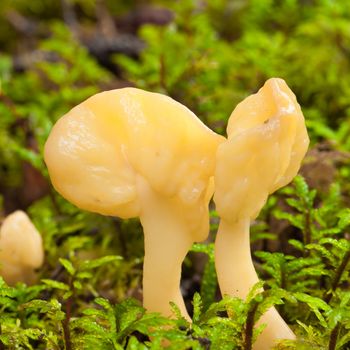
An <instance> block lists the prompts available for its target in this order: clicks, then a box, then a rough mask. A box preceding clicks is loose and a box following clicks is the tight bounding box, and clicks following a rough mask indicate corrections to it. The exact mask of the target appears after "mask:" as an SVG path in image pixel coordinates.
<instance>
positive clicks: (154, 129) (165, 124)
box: [45, 88, 224, 218]
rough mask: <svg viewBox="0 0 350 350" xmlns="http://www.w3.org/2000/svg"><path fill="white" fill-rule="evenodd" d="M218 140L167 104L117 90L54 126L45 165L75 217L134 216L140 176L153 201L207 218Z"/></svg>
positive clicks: (132, 91) (191, 116)
mask: <svg viewBox="0 0 350 350" xmlns="http://www.w3.org/2000/svg"><path fill="white" fill-rule="evenodd" d="M223 140H224V138H223V137H221V136H219V135H217V134H215V133H214V132H213V131H211V130H210V129H209V128H207V127H206V126H205V125H204V124H203V123H202V122H201V121H200V120H199V119H198V118H197V117H196V116H195V115H194V114H193V113H192V112H191V111H190V110H189V109H188V108H186V107H185V106H183V105H182V104H180V103H178V102H176V101H175V100H173V99H171V98H170V97H167V96H165V95H161V94H158V93H151V92H147V91H144V90H140V89H136V88H123V89H117V90H111V91H106V92H102V93H99V94H96V95H94V96H92V97H90V98H89V99H87V100H86V101H84V102H82V103H81V104H80V105H78V106H77V107H75V108H73V109H72V110H71V111H70V112H68V113H67V114H66V115H65V116H63V117H62V118H61V119H59V120H58V122H57V123H56V125H55V126H54V127H53V129H52V131H51V134H50V136H49V138H48V140H47V142H46V145H45V162H46V164H47V167H48V170H49V174H50V177H51V181H52V183H53V186H54V187H55V189H56V190H57V191H58V192H59V193H60V194H61V195H62V196H63V197H65V198H66V199H67V200H69V201H70V202H72V203H73V204H75V205H76V206H78V207H80V208H81V209H85V210H88V211H92V212H97V213H100V214H103V215H113V216H119V217H122V218H131V217H137V216H139V215H140V200H139V191H138V188H137V177H138V176H141V177H143V178H144V179H145V180H146V181H147V182H148V184H149V185H150V186H151V188H152V189H153V190H154V191H156V192H157V193H161V194H163V195H164V196H167V197H174V196H177V197H178V198H179V199H180V200H181V201H182V203H183V204H184V205H185V206H186V205H188V206H189V207H191V208H192V209H194V208H197V209H196V210H199V211H201V212H203V210H204V212H206V211H207V209H204V206H206V205H207V203H208V200H209V199H208V197H209V198H210V196H211V195H212V191H213V186H210V183H212V180H211V178H212V176H213V173H214V165H215V153H216V149H217V146H218V144H219V143H220V142H222V141H223ZM208 192H211V193H208ZM155 215H156V214H155Z"/></svg>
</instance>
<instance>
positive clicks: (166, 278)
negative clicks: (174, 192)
mask: <svg viewBox="0 0 350 350" xmlns="http://www.w3.org/2000/svg"><path fill="white" fill-rule="evenodd" d="M141 187H142V200H143V201H144V204H145V205H142V213H141V215H140V219H141V224H142V226H143V230H144V237H145V258H144V263H143V305H144V307H145V308H146V309H147V310H149V311H151V312H159V313H161V314H162V315H164V316H171V315H172V311H171V306H170V304H169V303H170V302H174V303H175V304H176V305H177V306H178V307H179V309H180V311H181V314H182V315H183V316H184V317H185V318H186V319H188V320H190V317H189V315H188V313H187V310H186V307H185V303H184V300H183V297H182V295H181V292H180V280H181V266H182V262H183V260H184V258H185V257H186V254H187V253H188V251H189V250H190V248H191V246H192V243H193V241H192V239H191V237H190V234H189V233H188V228H187V226H188V225H187V224H186V221H185V220H184V218H183V215H181V207H179V206H178V202H177V200H175V199H171V198H164V197H163V196H161V195H159V194H158V193H156V192H155V191H153V190H152V189H150V188H148V187H147V186H141Z"/></svg>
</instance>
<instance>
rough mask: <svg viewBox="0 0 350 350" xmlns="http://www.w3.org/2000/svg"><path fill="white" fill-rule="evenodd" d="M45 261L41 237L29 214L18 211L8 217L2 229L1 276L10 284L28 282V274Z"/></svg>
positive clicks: (0, 249) (0, 229) (0, 232)
mask: <svg viewBox="0 0 350 350" xmlns="http://www.w3.org/2000/svg"><path fill="white" fill-rule="evenodd" d="M43 260H44V252H43V246H42V239H41V235H40V233H39V232H38V231H37V229H36V228H35V226H34V225H33V224H32V222H31V221H30V219H29V218H28V216H27V214H26V213H24V212H23V211H20V210H18V211H15V212H14V213H12V214H10V215H8V216H7V217H6V218H5V220H4V222H3V224H2V226H1V227H0V275H1V276H3V277H4V279H5V281H6V282H7V283H10V284H14V283H16V282H18V281H23V282H27V280H28V279H27V277H29V276H26V274H28V273H30V272H32V270H33V269H36V268H38V267H40V266H41V265H42V263H43Z"/></svg>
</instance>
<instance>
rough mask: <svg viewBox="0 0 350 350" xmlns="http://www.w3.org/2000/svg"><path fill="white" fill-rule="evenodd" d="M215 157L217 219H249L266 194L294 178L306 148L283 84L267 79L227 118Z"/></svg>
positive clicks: (302, 123)
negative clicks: (222, 139) (223, 139)
mask: <svg viewBox="0 0 350 350" xmlns="http://www.w3.org/2000/svg"><path fill="white" fill-rule="evenodd" d="M227 133H228V140H227V141H226V142H224V143H222V144H221V145H220V146H219V148H218V152H217V165H216V172H215V186H216V189H215V194H214V201H215V203H216V206H217V210H218V212H219V214H220V216H221V217H224V218H225V219H226V220H229V221H236V220H238V219H239V218H241V217H249V218H251V219H254V218H255V217H256V216H257V215H258V214H259V212H260V210H261V208H262V207H263V206H264V204H265V202H266V200H267V197H268V195H269V194H270V193H272V192H274V191H276V190H277V189H279V188H280V187H282V186H285V185H286V184H288V183H289V182H290V181H291V180H292V179H293V177H294V176H295V175H296V174H297V172H298V170H299V168H300V164H301V161H302V159H303V158H304V156H305V153H306V151H307V148H308V144H309V138H308V135H307V130H306V127H305V121H304V116H303V114H302V111H301V108H300V106H299V104H298V102H297V100H296V97H295V95H294V94H293V92H292V91H291V90H290V89H289V88H288V86H287V84H286V83H285V82H284V80H282V79H278V78H273V79H269V80H268V81H267V82H266V83H265V85H264V86H263V87H262V88H261V89H260V90H259V91H258V93H256V94H254V95H251V96H249V97H247V98H246V99H245V100H243V101H242V102H241V103H240V104H238V105H237V107H236V108H235V110H234V111H233V112H232V114H231V116H230V119H229V123H228V127H227Z"/></svg>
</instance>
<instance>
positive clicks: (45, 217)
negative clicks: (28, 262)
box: [0, 0, 350, 300]
mask: <svg viewBox="0 0 350 350" xmlns="http://www.w3.org/2000/svg"><path fill="white" fill-rule="evenodd" d="M270 77H281V78H283V79H285V80H286V82H287V84H288V85H289V86H290V88H291V89H292V90H293V91H294V92H295V94H296V96H297V98H298V101H299V103H300V104H301V106H302V109H303V111H304V115H305V117H306V123H307V127H308V131H309V134H310V137H311V147H310V151H309V155H308V157H307V159H306V160H305V164H304V166H303V168H302V174H303V175H304V176H305V178H306V180H307V182H308V183H309V185H310V186H311V187H312V188H315V189H317V190H318V197H317V201H316V203H322V198H323V194H326V193H328V191H329V189H330V187H331V186H333V185H334V184H335V183H336V184H337V185H338V186H339V187H338V188H341V190H339V191H338V192H337V196H338V197H341V198H342V200H343V201H344V202H345V203H349V183H350V182H349V166H348V165H349V153H348V152H349V151H350V137H349V136H350V11H349V3H348V1H345V0H344V1H342V0H338V1H332V0H285V1H279V0H232V1H229V0H210V1H209V0H208V1H204V0H203V1H200V0H182V1H165V0H164V1H161V0H159V1H156V0H154V1H136V0H134V1H115V0H40V1H27V0H2V1H1V2H0V212H1V216H5V215H6V214H8V213H10V212H12V211H13V210H15V209H18V208H21V209H24V210H26V211H27V212H29V214H30V215H31V217H32V218H33V220H34V222H35V224H36V226H37V227H38V228H39V229H40V231H41V233H42V235H43V237H44V241H45V250H46V264H45V267H44V269H43V271H42V274H43V275H44V276H51V278H58V279H59V267H58V265H57V258H58V257H59V256H71V257H72V256H73V255H77V256H78V255H79V254H81V256H84V257H85V256H87V257H91V256H93V257H95V256H99V255H103V254H106V253H108V252H109V253H110V254H120V255H122V256H123V257H124V258H125V262H124V263H123V264H121V265H120V266H119V267H118V268H119V270H118V278H116V277H115V271H109V270H108V271H107V272H106V271H104V272H103V273H101V274H102V275H103V278H104V282H103V283H104V284H103V283H100V284H98V283H96V285H95V287H94V288H99V290H100V293H101V294H102V295H106V296H111V297H115V296H116V298H117V299H118V298H122V297H125V295H133V296H136V297H140V291H139V285H140V275H141V263H142V261H141V257H142V249H143V243H142V232H141V229H140V226H139V224H138V222H137V221H134V220H127V221H120V220H118V219H116V218H103V217H101V216H98V215H94V214H90V213H85V212H81V211H80V210H78V209H76V208H75V207H73V206H71V205H70V204H68V203H67V202H66V201H64V200H63V199H62V198H61V197H60V196H59V195H57V194H56V193H55V192H54V190H53V189H52V188H51V186H50V184H49V180H48V176H47V171H46V168H45V165H44V162H43V157H42V150H43V146H44V143H45V140H46V138H47V136H48V134H49V131H50V129H51V128H52V125H53V123H54V122H55V121H56V120H57V119H58V118H59V117H60V116H62V115H63V114H64V113H66V112H67V111H68V110H69V109H71V108H72V107H73V106H75V105H76V104H78V103H80V102H81V101H83V100H84V99H86V98H87V97H89V96H90V95H92V94H95V93H97V92H99V91H103V90H108V89H114V88H120V87H124V86H135V87H138V88H143V89H147V90H151V91H157V92H161V93H164V94H167V95H169V96H171V97H173V98H174V99H176V100H177V101H179V102H181V103H183V104H185V105H186V106H187V107H189V108H190V109H191V110H193V111H194V112H195V113H196V114H197V116H198V117H199V118H201V119H202V120H203V121H204V123H206V124H207V125H208V126H209V127H210V128H212V129H213V130H215V131H217V132H219V133H223V134H224V133H225V126H226V122H227V119H228V117H229V115H230V113H231V111H232V110H233V109H234V107H235V106H236V104H237V103H238V102H239V101H241V100H242V99H243V98H245V97H246V96H248V95H250V94H252V93H255V92H256V91H257V90H258V89H259V88H260V87H261V86H262V85H263V83H264V82H265V80H266V79H268V78H270ZM281 198H282V195H281V196H276V197H274V198H273V199H272V200H271V201H270V202H269V204H268V206H267V208H266V209H265V211H264V212H263V213H262V215H261V217H260V219H259V220H258V221H257V225H256V226H255V229H254V228H253V233H254V232H255V233H256V236H254V235H253V241H254V244H255V246H256V248H258V249H262V248H263V249H265V250H270V251H276V250H283V251H284V252H287V253H288V252H289V250H288V249H290V248H287V246H286V241H287V239H288V238H291V237H292V238H293V237H294V238H298V237H299V238H300V230H298V229H297V228H295V227H291V226H290V225H288V224H287V223H286V222H282V223H281V221H277V220H276V219H275V217H274V216H272V215H271V212H272V209H271V208H275V207H276V205H280V206H281V205H282V207H283V203H282V204H281ZM276 203H277V204H276ZM278 203H279V204H278ZM284 208H285V207H284ZM286 210H287V209H286ZM212 217H213V223H212V228H213V230H215V228H216V219H215V212H213V214H212ZM267 228H268V229H267ZM269 232H273V233H274V235H275V236H273V237H280V239H277V240H276V239H271V237H272V236H271V234H270V233H269ZM282 233H283V234H284V236H282ZM254 237H255V240H254ZM283 237H285V238H283ZM198 249H199V248H198ZM202 249H204V250H205V249H207V248H203V247H202ZM199 250H200V249H199ZM72 252H73V254H72ZM203 259H207V258H206V257H204V255H203ZM186 264H187V265H188V271H189V272H188V276H191V277H186V271H187V270H186V269H185V277H184V285H183V290H184V293H185V295H186V291H188V295H189V298H190V297H192V295H193V292H194V291H195V290H198V288H199V281H200V279H201V277H200V276H201V274H202V273H203V266H204V262H203V261H202V260H201V259H200V258H198V256H197V258H193V259H192V260H191V259H189V260H188V261H187V263H186ZM207 266H209V265H207ZM210 269H212V270H210ZM193 271H195V272H193ZM207 273H209V274H210V273H211V274H213V273H214V272H213V265H210V266H209V267H208V270H207ZM101 274H100V277H99V276H95V278H96V279H98V278H102V277H101V276H102V275H101ZM108 276H109V277H110V279H108V278H107V277H108ZM213 284H214V287H213V288H214V290H215V288H216V282H213ZM96 286H98V287H96ZM125 286H126V287H125ZM213 288H212V289H213ZM111 291H112V292H111ZM116 291H117V293H115V292H116ZM109 292H110V295H109V294H108V293H109ZM188 300H189V299H188Z"/></svg>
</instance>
